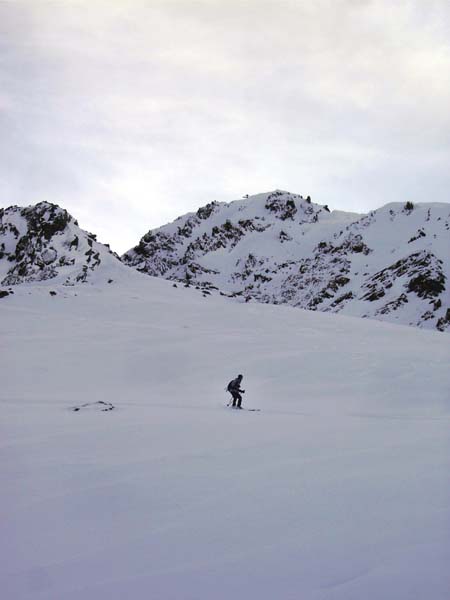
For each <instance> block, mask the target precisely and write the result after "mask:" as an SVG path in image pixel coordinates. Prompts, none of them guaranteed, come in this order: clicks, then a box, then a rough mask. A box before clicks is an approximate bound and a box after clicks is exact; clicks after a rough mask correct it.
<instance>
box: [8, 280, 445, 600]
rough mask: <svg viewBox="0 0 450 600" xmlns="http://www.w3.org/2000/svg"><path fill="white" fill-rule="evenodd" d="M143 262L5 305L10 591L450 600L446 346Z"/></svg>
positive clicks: (50, 284)
mask: <svg viewBox="0 0 450 600" xmlns="http://www.w3.org/2000/svg"><path fill="white" fill-rule="evenodd" d="M126 270H127V271H128V273H129V275H128V279H127V281H126V283H122V282H117V283H116V285H108V284H97V285H95V286H89V285H80V286H77V287H67V286H63V285H62V284H61V285H60V284H57V283H55V280H49V281H44V282H42V283H34V284H24V285H20V286H16V288H15V294H14V295H13V296H8V297H6V298H4V299H3V300H2V305H1V311H0V329H1V331H2V335H1V337H0V344H1V354H2V361H0V377H1V381H2V393H1V410H0V419H1V420H0V427H1V432H0V433H1V435H0V447H1V453H2V461H1V464H0V486H1V490H2V493H1V497H0V503H1V514H2V517H1V518H2V526H1V527H2V535H1V536H0V555H1V557H2V559H1V561H0V589H1V590H2V597H3V598H5V599H7V600H31V599H32V600H44V599H45V600H61V599H64V600H75V599H76V600H79V599H80V598H82V599H83V600H119V599H120V600H123V598H133V599H140V598H155V599H157V600H174V599H178V598H183V600H194V599H195V600H211V599H212V598H213V599H214V600H229V599H230V598H233V599H235V600H248V599H249V598H257V599H258V600H273V599H274V598H276V599H277V600H288V599H289V600H294V599H295V600H298V599H301V600H361V599H362V598H364V600H380V599H383V600H423V599H425V598H427V599H428V598H430V599H431V598H432V599H433V600H447V598H448V590H449V586H450V575H449V570H448V564H449V559H450V542H449V536H448V523H449V517H450V489H449V480H448V467H449V465H448V462H449V460H448V459H449V434H448V426H449V421H450V411H449V408H450V397H449V389H450V371H449V369H448V365H449V360H450V347H449V344H448V337H447V336H446V335H442V334H440V333H438V332H432V331H423V330H420V329H417V328H410V327H402V326H398V325H392V324H389V323H377V322H374V321H371V320H368V319H356V318H349V317H345V316H341V315H334V314H325V313H320V312H312V311H303V310H298V309H293V308H291V307H282V306H271V305H263V304H257V303H250V304H240V303H236V302H233V301H231V300H229V299H227V298H221V297H220V296H212V297H210V298H208V299H206V298H203V297H202V296H201V295H199V294H198V293H196V292H195V290H190V289H184V288H183V287H182V286H179V287H178V288H177V289H175V288H173V287H172V283H171V282H169V281H165V280H163V279H154V278H151V277H148V276H146V275H140V274H138V273H136V272H134V271H133V270H132V269H126ZM31 287H32V289H33V294H31V295H30V294H29V290H30V289H31ZM49 290H55V291H56V292H57V294H56V295H55V296H54V297H52V298H51V297H50V296H49ZM239 372H242V373H243V374H244V382H243V383H244V389H246V394H245V396H244V405H246V406H253V407H260V408H262V409H263V410H262V412H259V413H250V412H244V411H233V410H232V409H227V408H226V407H225V402H226V401H227V394H226V393H225V392H224V391H223V390H224V387H225V385H226V383H227V382H228V381H229V380H230V379H231V378H232V377H234V376H235V375H236V374H237V373H239ZM96 402H110V403H112V404H113V405H114V407H115V408H114V409H113V410H109V411H102V408H105V407H107V405H106V404H94V403H96ZM86 404H88V406H87V407H83V405H86ZM73 407H80V410H79V411H77V412H73V411H72V410H71V408H73ZM96 408H97V409H98V410H95V409H96Z"/></svg>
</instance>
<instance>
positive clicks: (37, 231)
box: [0, 202, 122, 286]
mask: <svg viewBox="0 0 450 600" xmlns="http://www.w3.org/2000/svg"><path fill="white" fill-rule="evenodd" d="M116 265H118V266H119V267H120V268H122V265H121V263H120V259H119V258H118V256H117V255H116V254H114V253H113V252H112V251H111V250H110V248H109V247H108V246H106V245H104V244H100V243H98V242H97V241H96V236H95V235H94V234H92V233H88V232H87V231H84V230H82V229H80V227H79V226H78V222H77V221H76V220H75V219H74V218H73V217H72V216H71V215H70V214H69V213H68V212H67V211H66V210H64V209H62V208H60V207H59V206H57V205H55V204H50V203H48V202H40V203H39V204H36V205H35V206H28V207H19V206H11V207H9V208H3V209H0V282H1V284H2V285H4V286H13V285H17V284H21V283H33V282H42V281H46V280H49V279H51V280H54V281H55V283H61V284H63V285H66V286H73V285H75V284H78V283H87V282H93V283H94V282H96V281H98V280H99V278H100V280H102V279H103V280H104V279H108V277H109V275H108V273H107V271H108V270H110V268H111V267H115V266H116Z"/></svg>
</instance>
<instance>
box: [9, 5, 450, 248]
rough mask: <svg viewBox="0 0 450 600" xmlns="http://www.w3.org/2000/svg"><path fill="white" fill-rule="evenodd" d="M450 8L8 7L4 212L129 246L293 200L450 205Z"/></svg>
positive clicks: (354, 206)
mask: <svg viewBox="0 0 450 600" xmlns="http://www.w3.org/2000/svg"><path fill="white" fill-rule="evenodd" d="M449 40H450V2H449V1H448V0H416V1H412V0H386V1H385V0H373V1H370V0H275V1H274V0H11V1H9V0H7V1H5V0H0V118H1V120H0V128H1V129H0V144H1V149H0V205H1V206H9V205H11V204H19V205H28V204H34V203H36V202H39V201H41V200H48V201H50V202H54V203H58V204H60V205H62V206H63V207H65V208H67V209H68V210H69V211H70V212H71V213H72V214H73V215H74V216H75V217H77V218H78V220H79V222H80V225H81V226H82V227H83V228H85V229H88V230H91V231H93V232H94V233H97V234H98V236H99V239H100V241H104V242H110V243H111V245H112V246H113V248H114V249H116V250H117V251H120V252H122V251H125V250H126V249H128V248H129V247H131V246H133V245H135V244H136V243H137V241H138V239H139V238H140V237H141V236H142V235H143V234H144V233H145V232H146V231H147V230H148V229H150V228H153V227H156V226H159V225H162V224H164V223H166V222H168V221H170V220H173V219H174V218H175V217H177V216H178V215H180V214H183V213H185V212H188V211H191V210H196V209H197V208H198V207H199V206H201V205H204V204H206V203H207V202H210V201H211V200H220V201H223V200H225V201H231V200H234V199H237V198H240V197H241V196H242V195H243V194H253V193H258V192H263V191H269V190H271V189H275V188H281V189H285V190H289V191H292V192H295V193H299V194H302V195H305V196H306V195H308V194H309V195H311V197H312V199H313V201H315V202H318V203H321V204H328V205H329V206H330V208H332V209H342V210H351V211H358V212H364V211H367V210H370V209H374V208H378V207H379V206H381V205H383V204H386V203H387V202H393V201H401V202H404V201H406V200H411V201H413V202H420V201H426V202H431V201H439V202H450V193H449V190H450V110H449V107H450V42H449Z"/></svg>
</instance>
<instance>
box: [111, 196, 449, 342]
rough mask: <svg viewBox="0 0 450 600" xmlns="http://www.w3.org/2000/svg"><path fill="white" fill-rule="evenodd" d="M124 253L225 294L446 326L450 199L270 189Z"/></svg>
mask: <svg viewBox="0 0 450 600" xmlns="http://www.w3.org/2000/svg"><path fill="white" fill-rule="evenodd" d="M122 260H123V261H124V262H125V263H126V264H128V265H129V266H132V267H135V268H137V269H138V270H139V271H141V272H144V273H147V274H149V275H152V276H157V277H164V278H166V279H172V280H176V281H182V282H184V283H185V284H186V285H195V286H197V287H198V288H200V289H202V290H203V292H204V293H205V294H207V293H210V292H211V291H212V290H218V291H220V292H221V293H222V294H227V295H231V296H237V297H242V298H243V299H245V300H246V301H248V300H251V299H254V300H257V301H259V302H264V303H272V304H289V305H292V306H297V307H301V308H306V309H310V310H320V311H325V312H336V313H337V312H340V313H342V314H346V315H352V316H360V317H371V318H376V319H380V320H386V321H392V322H397V323H401V324H409V325H417V326H421V327H425V328H430V329H433V328H436V329H438V330H441V331H444V330H446V329H449V328H450V294H449V291H448V281H449V277H450V205H448V204H437V203H434V204H433V203H427V204H416V205H412V204H411V203H406V204H401V203H395V204H389V205H386V206H383V207H382V208H380V209H378V210H375V211H373V212H371V213H369V214H367V215H356V214H354V213H345V212H341V211H333V212H330V211H329V209H328V207H327V206H320V205H317V204H314V203H312V202H311V199H310V198H309V197H308V198H303V197H302V196H299V195H296V194H291V193H289V192H284V191H281V190H276V191H274V192H270V193H266V194H259V195H256V196H251V197H248V198H244V199H242V200H238V201H235V202H231V203H218V202H212V203H210V204H208V205H206V206H204V207H203V208H200V209H199V210H198V211H197V212H196V213H189V214H187V215H184V216H182V217H179V218H178V219H176V220H175V221H174V222H173V223H170V224H168V225H165V226H163V227H160V228H158V229H155V230H152V231H149V232H148V233H147V234H146V235H144V236H143V238H142V239H141V241H140V242H139V244H138V245H137V246H135V247H134V248H133V249H131V250H129V251H128V252H126V253H125V254H124V256H123V257H122Z"/></svg>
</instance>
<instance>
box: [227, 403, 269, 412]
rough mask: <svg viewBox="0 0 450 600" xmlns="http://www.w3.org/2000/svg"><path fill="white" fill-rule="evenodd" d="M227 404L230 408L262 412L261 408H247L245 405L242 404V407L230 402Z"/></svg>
mask: <svg viewBox="0 0 450 600" xmlns="http://www.w3.org/2000/svg"><path fill="white" fill-rule="evenodd" d="M227 406H229V407H230V408H234V409H235V410H246V411H247V412H261V409H260V408H245V407H244V406H241V408H236V407H235V406H230V404H227Z"/></svg>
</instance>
